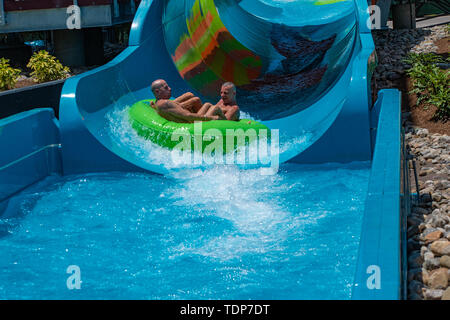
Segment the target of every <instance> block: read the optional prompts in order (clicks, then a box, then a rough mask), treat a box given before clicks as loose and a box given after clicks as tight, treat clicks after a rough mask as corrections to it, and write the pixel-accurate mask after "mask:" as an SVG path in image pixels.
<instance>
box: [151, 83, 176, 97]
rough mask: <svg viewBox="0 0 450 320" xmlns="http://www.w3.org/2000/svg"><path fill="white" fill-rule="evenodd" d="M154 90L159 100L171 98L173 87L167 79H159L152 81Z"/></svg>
mask: <svg viewBox="0 0 450 320" xmlns="http://www.w3.org/2000/svg"><path fill="white" fill-rule="evenodd" d="M152 92H153V94H154V95H155V98H156V99H157V100H160V99H170V97H171V96H172V89H171V88H170V87H169V85H168V84H167V82H166V81H165V80H162V79H159V80H155V81H153V83H152Z"/></svg>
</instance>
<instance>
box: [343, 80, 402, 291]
mask: <svg viewBox="0 0 450 320" xmlns="http://www.w3.org/2000/svg"><path fill="white" fill-rule="evenodd" d="M372 115H373V116H374V118H377V119H378V121H375V122H376V123H377V125H376V127H375V128H373V129H375V130H376V143H375V148H374V155H373V160H372V169H371V176H370V179H369V187H368V193H367V199H366V205H365V210H364V217H363V224H362V233H361V240H360V245H359V252H358V260H357V267H356V274H355V282H354V285H353V288H352V297H351V298H352V300H399V299H402V298H404V297H403V294H402V292H403V286H404V284H403V280H404V277H405V274H404V272H403V271H402V259H404V258H406V257H403V256H402V252H403V250H402V246H403V244H402V241H401V239H402V232H403V231H402V224H403V220H404V218H405V216H404V213H403V212H402V210H401V197H402V195H401V134H402V133H401V93H400V91H398V90H396V89H386V90H380V92H379V98H378V101H377V102H376V104H375V105H374V108H373V113H372ZM405 196H408V195H405Z"/></svg>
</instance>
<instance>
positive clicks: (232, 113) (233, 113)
mask: <svg viewBox="0 0 450 320" xmlns="http://www.w3.org/2000/svg"><path fill="white" fill-rule="evenodd" d="M240 114H241V112H240V111H239V107H238V106H233V107H231V108H229V109H228V110H226V112H225V117H226V118H227V120H231V121H239V117H240Z"/></svg>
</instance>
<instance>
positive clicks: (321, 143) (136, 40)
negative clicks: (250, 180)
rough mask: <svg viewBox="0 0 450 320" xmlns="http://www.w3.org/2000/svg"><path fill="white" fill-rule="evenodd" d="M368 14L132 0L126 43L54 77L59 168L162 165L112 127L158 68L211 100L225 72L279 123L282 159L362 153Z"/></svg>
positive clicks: (175, 83)
mask: <svg viewBox="0 0 450 320" xmlns="http://www.w3.org/2000/svg"><path fill="white" fill-rule="evenodd" d="M368 19H369V14H368V12H367V2H366V0H342V1H339V0H338V1H326V0H317V1H316V0H299V1H275V0H251V1H250V0H183V1H181V0H143V1H142V2H141V5H140V7H139V9H138V11H137V14H136V17H135V19H134V21H133V24H132V27H131V33H130V39H129V46H128V48H127V49H126V50H124V51H123V52H122V53H121V54H120V55H119V56H118V57H117V58H115V59H114V60H113V61H111V62H110V63H108V64H106V65H104V66H102V67H100V68H97V69H95V70H92V71H90V72H87V73H84V74H82V75H80V76H77V77H73V78H70V79H68V80H67V81H66V83H65V85H64V88H63V92H62V96H61V102H60V130H61V143H62V146H63V147H62V157H63V169H64V173H65V174H73V173H84V172H102V171H119V170H133V171H136V170H137V171H140V170H146V171H152V172H157V173H163V174H164V173H166V172H167V171H168V170H169V169H168V168H167V167H166V166H164V163H163V162H164V161H165V160H164V159H162V160H161V159H159V161H156V160H154V159H153V158H151V157H150V156H149V155H148V153H145V152H144V153H143V152H140V151H139V150H138V151H136V148H129V147H128V144H127V143H129V144H130V145H131V144H133V143H135V141H131V140H133V136H128V139H129V140H130V141H124V140H127V139H123V137H122V138H121V139H118V138H117V137H118V136H117V135H115V133H114V132H115V131H116V130H119V128H117V126H118V125H119V126H120V124H123V122H121V121H117V117H120V115H124V114H125V112H124V111H123V110H126V108H128V107H129V106H131V105H132V104H133V103H135V102H137V101H139V100H143V99H149V98H152V97H153V95H152V93H151V91H150V85H151V83H152V82H153V81H154V80H156V79H159V78H162V79H165V80H166V81H167V82H168V83H169V85H170V86H171V88H172V93H173V95H174V96H178V95H181V94H182V93H184V92H187V91H190V92H193V93H195V94H196V95H198V96H199V97H201V98H202V100H203V101H209V102H213V103H214V102H216V101H215V100H216V99H217V100H218V88H220V85H221V84H222V83H224V82H225V81H233V82H235V83H236V85H237V89H238V102H239V105H240V107H241V111H242V113H243V114H244V115H245V116H248V117H251V118H253V119H256V120H259V121H261V122H263V123H264V124H265V125H267V126H268V127H269V128H270V129H276V130H279V137H280V161H281V162H286V161H290V160H291V161H297V162H301V163H323V162H348V161H357V160H369V159H371V156H372V148H371V133H370V121H369V112H370V108H371V105H372V101H371V93H370V77H371V69H372V68H373V65H374V63H375V56H374V44H373V40H372V36H371V32H370V29H369V27H368V26H367V21H368ZM149 148H150V149H151V148H153V147H152V146H145V148H144V149H149ZM155 148H157V146H155ZM147 151H148V150H147Z"/></svg>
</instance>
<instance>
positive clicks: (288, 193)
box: [0, 162, 370, 299]
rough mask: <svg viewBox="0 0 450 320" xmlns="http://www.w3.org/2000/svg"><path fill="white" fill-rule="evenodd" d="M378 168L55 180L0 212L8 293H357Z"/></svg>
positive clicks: (293, 167)
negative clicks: (372, 176) (72, 285)
mask: <svg viewBox="0 0 450 320" xmlns="http://www.w3.org/2000/svg"><path fill="white" fill-rule="evenodd" d="M369 167H370V163H367V162H363V163H352V164H348V165H334V164H328V165H320V166H304V165H297V164H287V165H283V167H282V168H281V171H280V173H279V174H278V175H274V176H263V175H260V174H258V170H245V171H244V170H239V169H236V168H233V167H217V168H213V169H209V170H207V171H201V170H186V171H180V172H178V173H176V174H175V175H172V176H170V177H163V176H157V175H146V174H130V173H129V174H125V173H108V174H92V175H87V176H69V177H64V178H60V177H50V178H48V179H47V180H46V181H43V182H41V183H39V184H38V185H36V186H34V187H32V188H30V189H28V190H27V191H25V192H23V193H22V194H20V195H19V196H17V197H15V198H14V199H12V200H11V202H10V208H11V207H15V210H12V211H11V210H9V211H8V214H9V215H11V213H13V215H12V216H9V217H5V216H3V218H2V219H0V299H349V298H350V294H351V286H352V283H353V278H354V272H355V268H356V259H357V253H358V252H357V251H358V245H359V238H360V232H361V222H362V216H363V209H364V202H365V198H366V192H367V182H368V178H369ZM72 265H76V266H78V267H79V268H80V271H81V281H82V283H81V289H80V290H69V289H68V287H67V279H68V278H69V277H70V276H71V274H68V273H67V268H68V267H69V266H72Z"/></svg>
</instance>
